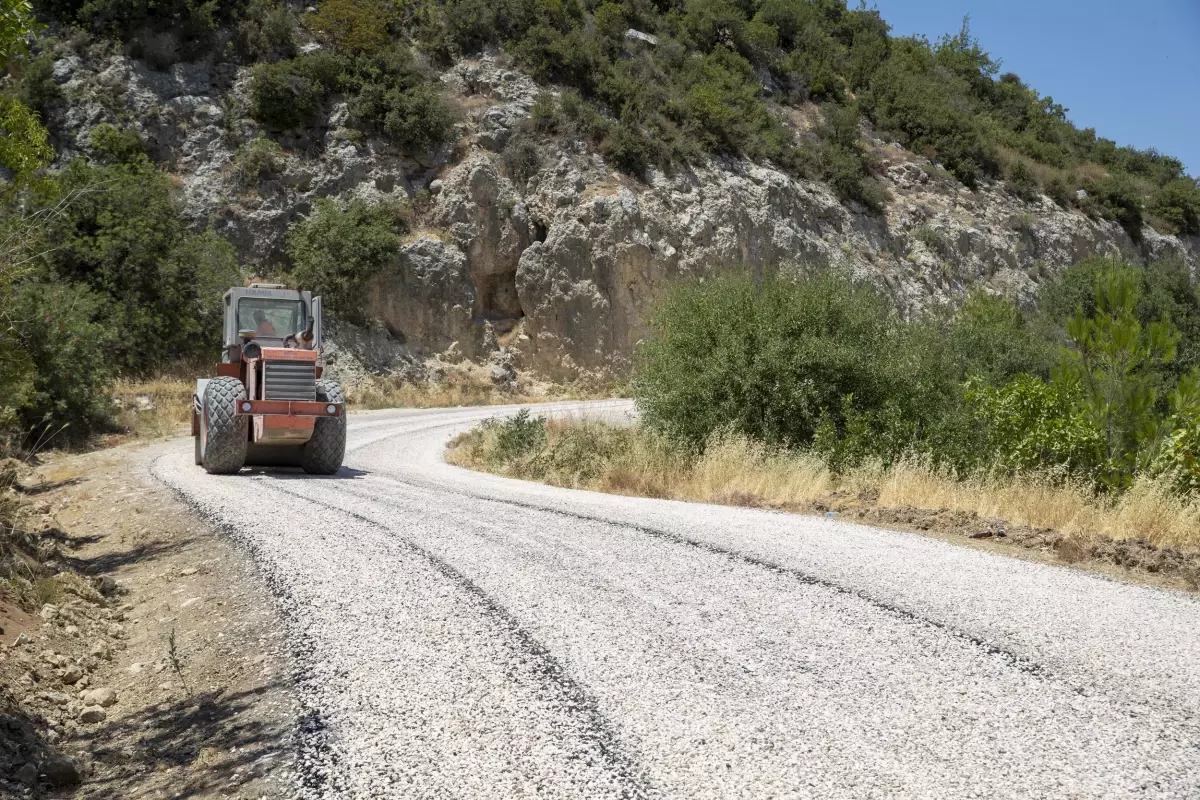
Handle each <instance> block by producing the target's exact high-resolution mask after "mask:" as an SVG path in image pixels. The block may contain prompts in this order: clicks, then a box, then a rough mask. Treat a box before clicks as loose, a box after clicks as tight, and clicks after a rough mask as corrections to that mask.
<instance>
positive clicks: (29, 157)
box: [0, 95, 54, 180]
mask: <svg viewBox="0 0 1200 800" xmlns="http://www.w3.org/2000/svg"><path fill="white" fill-rule="evenodd" d="M49 137H50V134H49V133H48V132H47V131H46V129H45V128H44V127H42V123H41V121H40V120H39V119H38V118H37V115H36V114H35V113H34V112H32V111H30V110H29V109H28V108H27V107H26V106H25V105H24V104H22V103H21V102H20V101H19V100H15V99H13V98H11V97H6V96H4V95H0V166H3V167H4V168H6V169H8V170H11V171H12V172H13V173H14V174H15V175H16V177H17V179H18V180H23V179H24V178H26V177H28V176H29V175H30V174H31V173H32V172H33V171H34V170H36V169H38V168H39V167H41V166H42V165H43V164H45V163H46V162H48V161H49V160H50V159H51V158H52V157H53V155H54V151H53V150H51V148H50V145H49Z"/></svg>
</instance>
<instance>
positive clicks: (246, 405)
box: [242, 403, 254, 414]
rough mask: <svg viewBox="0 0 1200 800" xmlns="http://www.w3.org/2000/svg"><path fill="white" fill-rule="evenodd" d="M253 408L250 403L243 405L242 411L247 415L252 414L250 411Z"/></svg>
mask: <svg viewBox="0 0 1200 800" xmlns="http://www.w3.org/2000/svg"><path fill="white" fill-rule="evenodd" d="M252 408H254V406H252V405H250V404H249V403H242V411H245V412H246V413H247V414H249V413H250V409H252Z"/></svg>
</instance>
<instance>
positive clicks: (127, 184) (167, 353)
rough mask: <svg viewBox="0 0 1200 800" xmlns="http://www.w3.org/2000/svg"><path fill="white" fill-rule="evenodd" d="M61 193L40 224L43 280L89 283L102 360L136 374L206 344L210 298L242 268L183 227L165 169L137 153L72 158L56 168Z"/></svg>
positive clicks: (215, 243) (210, 335) (212, 327)
mask: <svg viewBox="0 0 1200 800" xmlns="http://www.w3.org/2000/svg"><path fill="white" fill-rule="evenodd" d="M60 194H61V195H68V196H70V197H71V202H70V203H69V204H67V205H66V207H65V210H64V211H63V212H62V213H60V214H57V215H55V216H53V217H51V221H50V224H49V225H48V226H47V228H46V229H45V232H44V235H45V236H46V239H47V241H50V242H53V243H54V246H53V247H52V248H48V249H46V251H45V253H44V255H43V257H42V260H41V268H42V269H43V270H44V273H45V279H46V280H47V281H58V282H64V283H72V284H79V285H82V286H86V287H88V288H89V289H90V290H91V291H92V292H93V294H94V296H95V298H96V303H97V310H96V312H95V318H96V320H97V321H98V322H99V323H100V324H101V325H102V327H103V329H104V331H105V333H106V335H108V336H109V339H108V341H107V348H108V349H107V354H108V363H109V364H111V365H113V366H114V367H116V368H120V369H122V370H124V371H126V372H129V373H134V374H144V373H147V372H151V371H153V370H154V369H155V368H156V367H158V366H159V365H161V364H163V363H166V362H168V361H170V360H173V359H175V358H179V357H190V356H195V355H201V354H204V355H211V354H212V353H213V352H215V351H216V349H217V348H218V347H219V343H220V325H219V324H214V322H213V320H212V318H211V316H206V314H207V313H208V312H207V311H206V309H212V308H215V307H219V304H220V298H221V293H223V292H224V290H225V289H227V288H228V287H229V286H232V285H236V284H240V283H241V272H240V270H239V269H238V267H237V264H236V260H235V257H234V252H233V248H232V247H231V246H230V245H229V244H228V243H227V242H224V241H223V240H221V239H219V238H217V237H215V236H213V235H212V234H190V233H188V232H187V230H186V229H185V227H184V225H183V221H182V219H181V216H180V210H181V209H180V205H179V199H178V197H177V193H176V191H175V189H174V187H173V186H172V184H171V181H170V179H169V178H168V177H167V176H166V175H165V174H164V173H162V172H161V171H159V170H157V169H155V168H154V167H153V166H151V165H150V164H149V162H148V161H146V160H145V159H140V160H138V161H135V162H133V163H118V164H112V165H107V166H94V165H88V164H85V163H83V162H81V161H77V162H75V163H73V164H71V165H70V166H69V167H68V168H67V169H66V170H65V171H64V172H63V174H62V176H61V193H60ZM52 201H53V198H51V199H50V202H52ZM211 287H223V288H219V289H213V288H211ZM201 292H204V294H201ZM210 294H211V296H209V295H210Z"/></svg>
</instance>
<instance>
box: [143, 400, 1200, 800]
mask: <svg viewBox="0 0 1200 800" xmlns="http://www.w3.org/2000/svg"><path fill="white" fill-rule="evenodd" d="M627 407H628V406H627V405H624V404H622V403H620V402H617V401H611V402H601V403H581V404H566V403H564V404H557V405H552V406H547V411H545V412H543V413H567V414H584V413H588V414H605V415H613V414H620V413H622V412H623V411H624V410H625V409H627ZM512 410H514V409H511V408H510V409H505V408H486V409H443V410H430V411H388V412H378V413H372V414H364V415H358V416H353V417H351V422H350V448H349V452H348V454H347V460H346V467H345V468H344V469H343V470H342V472H341V473H340V474H339V475H337V476H334V477H330V478H313V477H309V476H306V475H302V474H296V473H295V472H289V471H284V470H280V471H270V470H261V471H244V472H243V473H242V474H241V475H238V476H227V477H216V476H208V475H205V474H204V473H203V472H202V471H201V470H200V469H199V468H198V467H195V466H193V464H192V454H191V447H190V442H180V443H179V444H178V446H173V447H172V448H171V449H170V450H169V451H168V452H167V453H166V454H165V455H162V456H161V457H159V458H158V459H157V460H156V461H155V462H154V464H153V471H154V473H155V475H157V476H158V477H159V478H160V479H161V480H162V481H164V482H166V483H167V484H169V485H171V486H172V487H174V488H175V489H176V490H178V491H179V492H180V493H181V494H183V495H184V496H185V497H186V498H187V499H188V500H189V502H191V503H192V504H193V505H194V506H195V507H196V508H197V509H198V510H199V511H200V512H201V513H203V514H204V515H205V516H207V517H209V518H210V519H212V520H213V521H214V522H216V523H217V524H219V525H220V526H221V527H222V528H223V529H224V530H226V531H227V532H228V533H229V534H230V535H231V536H233V537H234V538H236V539H237V540H238V541H239V542H240V543H242V544H243V545H244V546H245V547H246V548H247V549H248V551H249V552H250V553H251V555H252V557H253V559H254V561H255V562H256V564H257V565H258V567H259V568H260V569H261V571H262V573H263V575H264V576H265V577H266V579H267V581H268V583H269V585H270V586H271V588H272V590H273V592H274V593H275V595H276V597H277V598H278V602H279V604H280V608H281V610H282V612H283V617H284V619H285V620H286V621H287V625H288V626H289V629H290V633H291V634H292V640H293V641H294V643H295V644H294V651H295V657H296V660H297V672H298V675H299V680H298V688H297V691H298V693H299V695H300V700H301V703H302V705H303V707H304V708H305V710H306V718H305V720H304V726H303V729H304V731H305V732H304V735H303V740H302V742H301V754H300V761H301V764H302V769H301V772H300V775H299V778H298V782H297V788H296V796H298V797H302V798H385V797H404V798H410V797H412V798H471V799H472V800H474V799H476V798H480V799H482V798H523V797H538V798H559V797H563V798H567V797H569V798H688V799H689V800H690V799H691V798H768V797H770V798H810V797H811V798H843V797H844V798H873V797H903V798H907V797H913V798H917V797H919V798H943V797H944V798H966V797H1004V798H1010V797H1029V798H1051V797H1053V798H1059V797H1062V798H1124V797H1139V798H1192V799H1194V798H1198V797H1200V602H1198V601H1197V599H1196V598H1195V597H1191V596H1186V595H1184V594H1181V593H1174V592H1168V591H1160V590H1154V589H1147V588H1141V587H1136V586H1131V585H1126V584H1122V583H1118V582H1115V581H1112V580H1108V579H1105V578H1101V577H1096V576H1093V575H1088V574H1083V573H1080V572H1074V571H1071V570H1068V569H1062V568H1057V567H1052V566H1046V565H1042V564H1036V563H1030V562H1026V561H1020V560H1015V559H1009V558H1004V557H1002V556H997V555H993V554H990V553H986V552H981V551H978V550H974V549H968V548H964V547H956V546H954V545H951V544H947V543H944V542H941V541H937V540H932V539H928V538H923V537H920V536H916V535H911V534H905V533H895V532H888V531H881V530H876V529H872V528H868V527H864V526H861V525H854V524H849V523H844V522H840V521H837V520H826V519H820V518H811V517H804V516H794V515H787V514H780V513H774V512H767V511H758V510H748V509H738V508H727V507H716V506H705V505H697V504H688V503H680V502H673V501H659V500H647V499H640V498H627V497H616V496H609V495H602V494H597V493H592V492H581V491H570V490H564V489H556V488H551V487H546V486H541V485H537V484H531V483H525V482H521V481H514V480H508V479H504V478H499V477H495V476H490V475H481V474H476V473H473V472H469V471H466V470H461V469H457V468H454V467H450V466H448V465H446V464H445V463H444V462H443V461H442V457H441V454H442V450H443V447H444V445H445V443H446V441H447V440H448V439H449V438H450V437H451V436H452V435H453V434H455V433H457V432H459V431H462V430H465V429H467V428H469V427H470V426H471V425H472V424H474V423H475V422H477V421H478V420H480V419H483V418H486V417H488V416H492V415H496V414H502V413H507V412H511V411H512Z"/></svg>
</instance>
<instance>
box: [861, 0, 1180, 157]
mask: <svg viewBox="0 0 1200 800" xmlns="http://www.w3.org/2000/svg"><path fill="white" fill-rule="evenodd" d="M849 5H850V6H851V7H852V8H853V7H854V6H855V5H856V2H854V0H851V2H850V3H849ZM867 5H868V6H875V7H876V8H878V9H879V11H880V13H881V14H882V15H883V18H884V19H885V20H886V21H887V22H888V23H889V24H890V25H891V26H892V33H893V34H894V35H899V36H905V35H909V34H914V33H923V34H925V35H926V36H928V37H929V39H930V41H936V40H937V38H938V37H939V36H941V35H942V34H943V33H949V32H954V31H957V30H958V28H959V26H960V25H961V23H962V18H963V15H964V14H970V15H971V30H972V32H973V33H974V35H975V37H976V38H977V39H979V43H980V45H981V46H982V47H983V48H984V49H985V50H987V51H988V52H989V53H991V55H992V57H993V58H999V59H1000V60H1001V61H1003V65H1002V66H1001V71H1004V72H1015V73H1017V74H1018V75H1020V76H1021V78H1022V79H1023V80H1024V81H1025V82H1026V83H1028V84H1029V85H1031V86H1033V87H1034V88H1035V89H1037V90H1038V91H1039V92H1041V93H1042V94H1043V95H1050V96H1052V97H1053V98H1054V100H1055V101H1056V102H1058V103H1061V104H1062V105H1064V106H1066V107H1067V108H1068V109H1070V113H1069V117H1070V119H1071V121H1072V122H1074V123H1075V124H1076V125H1078V126H1079V127H1081V128H1089V127H1090V128H1095V129H1096V133H1097V134H1099V135H1100V136H1104V137H1106V138H1108V139H1113V140H1114V141H1116V142H1117V143H1118V144H1128V145H1133V146H1135V147H1138V148H1147V147H1154V148H1156V149H1158V150H1159V151H1160V152H1163V153H1166V154H1168V155H1172V156H1175V157H1176V158H1178V159H1180V160H1182V161H1183V163H1184V164H1185V165H1186V167H1187V170H1188V172H1189V173H1190V174H1192V175H1195V176H1200V0H1140V2H1132V1H1131V0H867Z"/></svg>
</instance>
